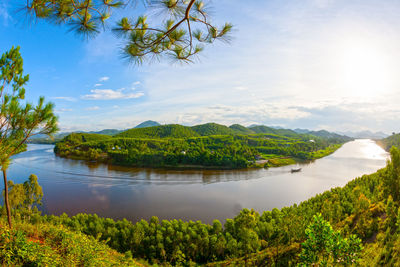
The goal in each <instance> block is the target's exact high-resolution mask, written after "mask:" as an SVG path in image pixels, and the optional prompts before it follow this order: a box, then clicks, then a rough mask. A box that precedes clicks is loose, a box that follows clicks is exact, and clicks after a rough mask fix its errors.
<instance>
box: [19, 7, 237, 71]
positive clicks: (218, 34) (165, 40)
mask: <svg viewBox="0 0 400 267" xmlns="http://www.w3.org/2000/svg"><path fill="white" fill-rule="evenodd" d="M131 2H132V1H129V0H126V1H119V0H80V1H76V0H28V1H26V3H25V8H26V11H27V12H28V14H29V15H31V16H32V18H33V19H44V20H47V21H49V22H51V23H55V24H67V25H68V27H69V28H70V30H71V31H74V32H75V33H77V34H79V35H81V36H84V37H86V38H89V37H93V36H96V35H97V34H98V33H99V32H100V31H101V30H104V29H106V28H107V27H106V21H107V20H108V19H109V18H110V17H111V16H112V14H113V12H114V13H115V11H117V10H118V9H119V8H120V7H122V6H128V7H129V8H132V7H133V5H132V3H131ZM208 2H209V1H199V0H190V1H186V0H157V1H144V3H149V4H151V5H149V6H150V7H151V8H153V9H156V10H158V11H161V12H162V13H163V14H164V15H165V16H166V18H165V19H164V20H162V22H161V23H158V21H159V20H157V19H153V20H148V19H147V16H144V15H143V16H139V17H137V18H132V19H130V18H126V17H124V18H122V19H119V20H118V21H117V23H116V25H115V27H114V28H113V29H112V30H113V32H114V33H115V34H116V36H117V37H120V38H121V39H123V40H124V42H125V45H124V48H123V52H124V54H125V56H126V57H127V58H128V59H129V60H130V61H133V62H134V63H136V64H140V63H142V62H143V61H144V60H148V59H157V58H159V57H160V56H162V55H167V56H170V57H172V58H174V59H177V60H180V61H184V62H191V61H192V58H193V57H194V56H196V55H197V54H198V53H200V52H201V51H202V50H203V46H204V45H206V44H210V43H213V42H214V41H215V40H223V41H228V40H229V36H228V34H229V32H230V31H231V29H232V25H231V24H230V23H225V24H224V25H222V26H221V27H217V26H215V25H213V24H212V23H211V21H210V17H209V15H208V12H207V11H208Z"/></svg>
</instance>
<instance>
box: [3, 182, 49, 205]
mask: <svg viewBox="0 0 400 267" xmlns="http://www.w3.org/2000/svg"><path fill="white" fill-rule="evenodd" d="M8 189H9V192H8V194H9V196H8V197H9V202H10V207H11V208H13V209H24V210H28V211H29V212H30V211H31V210H32V206H33V205H40V204H42V203H41V201H42V197H43V190H42V187H41V186H40V185H39V183H38V178H37V176H36V175H34V174H31V175H30V176H29V179H28V181H25V182H24V183H23V184H14V183H13V181H11V180H10V181H8ZM4 194H5V191H3V195H4Z"/></svg>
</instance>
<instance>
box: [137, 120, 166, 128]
mask: <svg viewBox="0 0 400 267" xmlns="http://www.w3.org/2000/svg"><path fill="white" fill-rule="evenodd" d="M160 125H161V124H159V123H158V122H156V121H144V122H142V123H140V124H139V125H137V126H136V127H135V128H146V127H153V126H160Z"/></svg>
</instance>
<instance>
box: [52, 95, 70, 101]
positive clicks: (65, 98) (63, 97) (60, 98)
mask: <svg viewBox="0 0 400 267" xmlns="http://www.w3.org/2000/svg"><path fill="white" fill-rule="evenodd" d="M51 99H57V100H65V101H71V102H73V101H76V98H74V97H70V96H54V97H51Z"/></svg>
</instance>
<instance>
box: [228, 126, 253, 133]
mask: <svg viewBox="0 0 400 267" xmlns="http://www.w3.org/2000/svg"><path fill="white" fill-rule="evenodd" d="M229 128H231V129H232V130H234V131H235V133H237V134H255V132H254V131H253V130H250V129H249V128H247V127H244V126H243V125H240V124H233V125H231V126H229Z"/></svg>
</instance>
